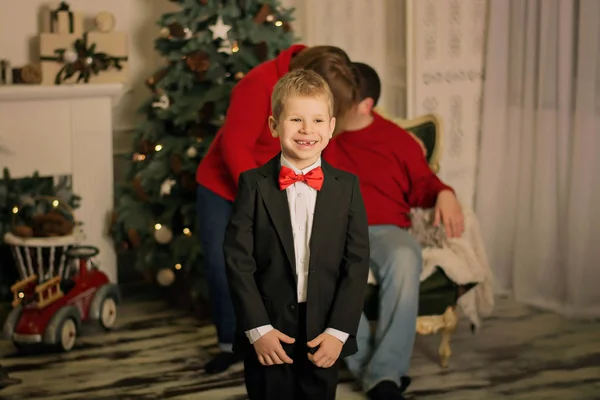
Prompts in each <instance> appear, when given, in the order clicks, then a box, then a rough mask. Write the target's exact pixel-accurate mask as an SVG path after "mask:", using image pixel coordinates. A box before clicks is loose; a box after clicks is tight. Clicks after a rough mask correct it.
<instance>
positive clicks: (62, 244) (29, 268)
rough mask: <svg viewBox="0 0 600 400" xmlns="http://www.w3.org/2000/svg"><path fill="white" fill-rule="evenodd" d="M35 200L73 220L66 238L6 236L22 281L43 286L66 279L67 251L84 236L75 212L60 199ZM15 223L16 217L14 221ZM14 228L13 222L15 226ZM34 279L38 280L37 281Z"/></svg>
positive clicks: (45, 198) (46, 197) (9, 234)
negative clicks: (70, 231)
mask: <svg viewBox="0 0 600 400" xmlns="http://www.w3.org/2000/svg"><path fill="white" fill-rule="evenodd" d="M34 201H47V202H49V203H50V204H51V205H52V206H53V207H55V208H62V209H63V210H64V211H66V212H67V213H68V214H69V215H71V217H72V218H73V222H74V223H75V225H74V228H73V232H72V233H71V234H70V235H66V236H54V237H30V238H25V237H19V236H16V235H14V234H13V233H10V232H9V233H7V234H5V235H4V241H5V242H6V244H8V245H9V246H10V247H11V251H12V254H13V257H14V260H15V264H16V266H17V269H18V271H19V275H20V277H21V280H29V281H31V280H37V281H38V283H42V282H45V281H48V280H49V279H52V278H54V277H63V276H64V274H65V273H66V272H67V269H68V266H67V263H68V261H69V260H68V259H67V254H66V252H67V249H68V248H69V247H71V246H73V245H75V244H77V243H79V242H80V241H81V240H82V239H83V237H82V234H81V233H80V230H79V225H80V223H79V222H78V221H76V219H75V214H74V212H73V209H72V208H71V207H69V206H68V205H67V204H64V203H62V202H60V201H59V200H58V199H56V198H53V197H49V196H36V197H34ZM13 221H14V222H16V218H14V219H13ZM13 226H14V223H13ZM34 277H35V278H34Z"/></svg>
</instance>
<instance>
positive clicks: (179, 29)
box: [167, 22, 192, 39]
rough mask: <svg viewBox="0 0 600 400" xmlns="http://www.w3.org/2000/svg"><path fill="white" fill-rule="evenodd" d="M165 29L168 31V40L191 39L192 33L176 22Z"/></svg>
mask: <svg viewBox="0 0 600 400" xmlns="http://www.w3.org/2000/svg"><path fill="white" fill-rule="evenodd" d="M167 28H168V29H169V33H170V35H169V38H170V39H172V38H175V39H184V38H185V39H189V38H191V37H192V31H191V30H190V29H189V28H184V27H183V26H181V24H180V23H178V22H173V23H172V24H169V25H168V27H167Z"/></svg>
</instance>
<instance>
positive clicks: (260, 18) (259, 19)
mask: <svg viewBox="0 0 600 400" xmlns="http://www.w3.org/2000/svg"><path fill="white" fill-rule="evenodd" d="M270 14H271V7H269V5H268V4H263V5H262V7H261V8H260V10H258V13H257V14H256V15H255V16H254V23H255V24H259V25H260V24H264V23H265V22H267V17H268V16H269V15H270Z"/></svg>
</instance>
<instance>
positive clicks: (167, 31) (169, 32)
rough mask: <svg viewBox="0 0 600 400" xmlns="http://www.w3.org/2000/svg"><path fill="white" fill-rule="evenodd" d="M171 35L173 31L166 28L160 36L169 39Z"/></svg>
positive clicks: (162, 29) (161, 31) (161, 30)
mask: <svg viewBox="0 0 600 400" xmlns="http://www.w3.org/2000/svg"><path fill="white" fill-rule="evenodd" d="M170 35H171V31H170V30H169V28H167V27H166V26H164V27H162V28H161V29H160V36H161V37H164V38H168V37H169V36H170Z"/></svg>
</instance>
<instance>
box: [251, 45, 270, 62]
mask: <svg viewBox="0 0 600 400" xmlns="http://www.w3.org/2000/svg"><path fill="white" fill-rule="evenodd" d="M254 54H256V57H258V59H259V60H260V61H261V62H262V61H266V60H267V57H268V55H269V46H268V45H267V42H260V43H257V44H256V45H255V46H254Z"/></svg>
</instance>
